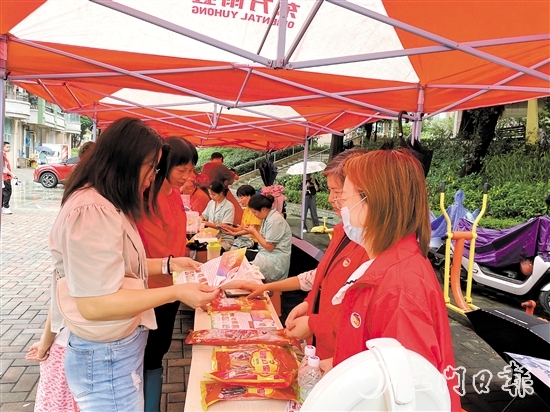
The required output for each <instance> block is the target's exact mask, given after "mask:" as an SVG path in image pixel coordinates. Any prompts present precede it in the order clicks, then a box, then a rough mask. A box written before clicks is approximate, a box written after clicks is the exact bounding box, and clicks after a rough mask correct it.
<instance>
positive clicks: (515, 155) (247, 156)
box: [199, 133, 550, 229]
mask: <svg viewBox="0 0 550 412" xmlns="http://www.w3.org/2000/svg"><path fill="white" fill-rule="evenodd" d="M434 135H435V133H433V134H431V135H429V136H426V138H425V139H424V140H423V144H424V145H425V146H427V147H428V148H430V149H432V150H433V151H434V156H433V159H432V165H431V168H430V173H429V174H428V177H427V179H426V184H427V187H428V196H429V201H430V209H431V210H432V211H433V212H434V213H436V214H439V213H440V212H439V210H440V209H439V192H440V187H441V182H445V207H448V206H449V205H450V204H451V203H452V202H453V197H454V194H455V192H456V191H457V190H458V189H462V190H463V191H464V193H465V200H464V206H465V207H466V208H467V209H470V210H472V211H473V210H475V209H478V208H481V203H482V193H483V184H484V183H485V182H487V183H489V185H490V188H489V193H488V203H487V210H486V212H485V218H484V219H482V220H481V223H480V225H481V226H484V227H491V228H495V229H501V228H505V227H510V226H513V225H515V224H518V223H521V222H524V221H526V220H528V219H530V218H532V217H534V216H538V215H541V214H544V213H547V210H546V204H545V203H544V199H545V198H546V196H547V195H548V194H549V193H550V152H549V151H548V147H546V146H544V145H538V146H534V147H531V146H526V145H525V144H522V142H518V139H508V140H509V141H508V140H506V139H498V141H495V142H494V145H492V146H491V148H490V150H489V155H488V156H487V157H486V158H485V159H484V164H483V170H482V172H481V173H480V174H479V175H470V176H466V177H463V178H460V177H459V172H460V169H461V167H462V161H463V159H464V156H465V149H464V145H463V144H462V142H461V141H460V140H459V139H449V138H448V137H447V136H446V135H444V136H443V137H437V136H434ZM387 141H393V142H394V143H395V145H396V146H398V140H397V139H378V141H377V142H372V141H366V142H365V145H364V146H365V148H366V149H368V150H375V149H378V148H380V146H382V144H383V143H385V142H387ZM214 151H220V152H222V153H223V154H224V156H225V163H226V164H227V165H228V166H230V167H235V166H236V167H237V171H238V172H239V173H245V172H244V171H242V170H243V169H240V168H241V167H243V166H244V165H245V164H246V162H247V161H250V160H252V159H255V158H257V157H258V156H259V152H256V151H253V150H243V149H228V148H208V149H200V150H199V156H200V160H199V164H203V163H205V162H206V161H209V160H210V155H211V153H212V152H214ZM288 151H289V154H290V152H291V151H292V149H288ZM280 156H283V155H282V154H281V155H280ZM278 157H279V155H278ZM250 167H252V168H253V163H251V166H250ZM315 177H316V179H317V181H318V182H319V185H320V192H319V193H318V194H317V207H318V208H319V209H328V210H331V206H330V204H329V203H328V189H327V185H326V179H325V177H324V176H322V174H321V173H317V174H316V175H315ZM276 183H278V184H281V185H283V186H284V187H285V195H286V196H287V198H288V201H289V202H292V203H301V200H302V176H289V175H279V176H277V180H276Z"/></svg>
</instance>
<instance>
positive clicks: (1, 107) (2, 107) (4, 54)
mask: <svg viewBox="0 0 550 412" xmlns="http://www.w3.org/2000/svg"><path fill="white" fill-rule="evenodd" d="M7 67H8V42H7V39H6V36H4V35H1V34H0V133H2V160H1V161H0V166H1V167H2V170H4V127H5V124H6V78H7V73H6V68H7ZM3 181H4V177H3V176H2V182H3ZM3 195H4V194H3V193H2V192H1V191H0V203H2V204H4V201H3ZM1 228H2V213H0V229H1Z"/></svg>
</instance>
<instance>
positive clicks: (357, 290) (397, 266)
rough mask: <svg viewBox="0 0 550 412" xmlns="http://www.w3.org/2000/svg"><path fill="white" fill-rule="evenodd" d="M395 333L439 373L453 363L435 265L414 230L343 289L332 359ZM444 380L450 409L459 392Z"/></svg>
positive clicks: (457, 406)
mask: <svg viewBox="0 0 550 412" xmlns="http://www.w3.org/2000/svg"><path fill="white" fill-rule="evenodd" d="M382 337H385V338H394V339H397V340H398V341H399V342H400V343H401V344H402V345H403V346H404V347H405V348H407V349H409V350H412V351H414V352H416V353H418V354H420V355H422V356H424V357H425V358H426V359H427V360H428V361H430V362H431V363H432V364H433V365H434V366H435V367H436V368H437V369H438V370H439V371H440V372H441V373H444V370H445V368H446V367H447V366H451V367H453V368H454V367H455V361H454V354H453V345H452V339H451V331H450V327H449V319H448V314H447V308H446V306H445V301H444V298H443V293H442V292H441V286H440V285H439V282H438V281H437V278H436V275H435V273H434V271H433V268H432V266H431V264H430V262H429V261H428V259H426V258H425V257H423V256H422V255H421V253H420V249H419V247H418V242H417V241H416V238H415V236H414V235H411V236H407V237H406V238H404V239H402V240H400V241H399V242H398V243H397V244H396V245H394V246H392V247H391V248H389V249H388V250H386V251H384V252H383V253H381V254H380V255H379V256H378V257H377V258H376V259H375V260H374V261H373V262H372V264H371V266H370V267H369V268H368V269H367V271H366V272H365V273H364V274H363V276H362V277H360V278H359V279H358V280H357V282H355V284H354V285H352V286H351V287H350V288H349V289H348V290H347V292H346V295H345V297H344V300H343V302H342V312H341V316H340V325H339V329H338V333H337V336H336V348H335V351H334V360H333V364H334V365H337V364H339V363H340V362H342V361H343V360H345V359H347V358H349V357H350V356H353V355H355V354H356V353H359V352H362V351H364V350H366V346H365V342H366V341H367V340H369V339H374V338H382ZM456 385H457V381H456V377H455V378H454V379H450V380H447V386H448V388H449V391H450V393H451V404H452V410H453V411H460V410H461V408H460V397H459V395H458V394H457V393H456V392H455V391H454V390H453V389H452V387H453V386H456Z"/></svg>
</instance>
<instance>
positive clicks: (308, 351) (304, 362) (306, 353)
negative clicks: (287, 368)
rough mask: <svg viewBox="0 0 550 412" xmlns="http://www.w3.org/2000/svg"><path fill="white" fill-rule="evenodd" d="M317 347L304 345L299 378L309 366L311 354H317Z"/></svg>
mask: <svg viewBox="0 0 550 412" xmlns="http://www.w3.org/2000/svg"><path fill="white" fill-rule="evenodd" d="M315 353H316V349H315V346H313V345H306V346H305V347H304V357H303V358H302V362H301V363H300V367H299V368H298V380H299V379H300V376H301V375H303V373H304V371H305V369H306V368H307V360H308V359H309V357H310V356H315Z"/></svg>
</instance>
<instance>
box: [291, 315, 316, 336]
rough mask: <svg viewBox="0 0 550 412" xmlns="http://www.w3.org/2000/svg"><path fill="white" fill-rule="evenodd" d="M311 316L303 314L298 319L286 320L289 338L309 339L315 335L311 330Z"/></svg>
mask: <svg viewBox="0 0 550 412" xmlns="http://www.w3.org/2000/svg"><path fill="white" fill-rule="evenodd" d="M308 321H309V316H301V317H299V318H297V319H294V320H291V321H290V322H289V321H288V320H287V321H286V330H285V333H286V336H288V337H289V338H297V339H309V338H311V337H312V336H313V333H311V330H309V325H308Z"/></svg>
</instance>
